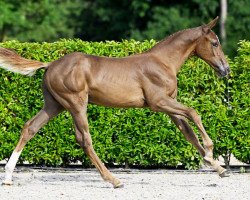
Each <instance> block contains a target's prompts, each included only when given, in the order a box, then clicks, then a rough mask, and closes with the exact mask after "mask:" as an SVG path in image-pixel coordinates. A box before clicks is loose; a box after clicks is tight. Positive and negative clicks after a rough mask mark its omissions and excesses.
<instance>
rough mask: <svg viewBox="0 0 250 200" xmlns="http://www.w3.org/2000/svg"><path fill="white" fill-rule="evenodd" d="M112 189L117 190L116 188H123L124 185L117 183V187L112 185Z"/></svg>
mask: <svg viewBox="0 0 250 200" xmlns="http://www.w3.org/2000/svg"><path fill="white" fill-rule="evenodd" d="M114 188H115V189H117V188H124V184H123V183H119V184H117V185H114Z"/></svg>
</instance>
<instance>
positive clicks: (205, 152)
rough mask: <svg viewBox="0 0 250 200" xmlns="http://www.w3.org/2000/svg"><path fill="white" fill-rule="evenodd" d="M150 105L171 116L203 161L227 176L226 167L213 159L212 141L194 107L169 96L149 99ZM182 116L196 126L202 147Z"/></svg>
mask: <svg viewBox="0 0 250 200" xmlns="http://www.w3.org/2000/svg"><path fill="white" fill-rule="evenodd" d="M150 107H151V109H152V110H153V111H158V112H164V113H166V114H168V115H170V116H172V119H173V121H174V122H175V123H176V125H177V126H179V127H178V128H179V129H180V130H181V131H182V132H183V134H184V136H185V137H186V138H187V140H189V141H190V142H191V143H192V144H193V145H194V146H195V147H196V148H197V149H198V151H199V152H200V153H201V155H202V156H203V158H204V161H205V162H206V163H207V164H209V165H210V166H211V167H212V168H213V169H214V170H215V171H217V172H218V174H219V175H220V177H226V176H229V175H228V173H227V171H226V169H224V168H223V167H221V166H220V165H219V164H218V162H217V161H215V160H214V159H213V142H212V140H211V139H210V137H209V136H208V134H207V133H206V131H205V128H204V126H203V124H202V122H201V118H200V116H199V115H198V114H197V112H196V111H195V110H194V109H192V108H188V107H186V106H184V105H182V104H180V103H179V102H177V101H176V99H173V98H171V97H160V98H157V100H155V101H151V104H150ZM182 117H185V118H187V119H189V120H191V121H192V122H194V124H195V125H196V126H197V127H198V130H199V133H200V134H201V138H202V141H203V145H204V148H203V147H202V146H201V144H200V143H199V141H198V138H197V137H196V136H195V134H194V132H193V131H191V130H192V129H191V128H190V126H189V125H188V123H187V122H186V121H184V120H183V119H180V118H182Z"/></svg>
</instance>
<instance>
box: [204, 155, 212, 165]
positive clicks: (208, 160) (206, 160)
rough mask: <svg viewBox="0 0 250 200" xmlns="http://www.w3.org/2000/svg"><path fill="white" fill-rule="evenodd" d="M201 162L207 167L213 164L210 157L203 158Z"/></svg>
mask: <svg viewBox="0 0 250 200" xmlns="http://www.w3.org/2000/svg"><path fill="white" fill-rule="evenodd" d="M203 160H204V162H205V164H207V165H209V166H212V165H213V163H214V159H213V158H211V157H210V156H209V157H208V156H205V157H204V158H203Z"/></svg>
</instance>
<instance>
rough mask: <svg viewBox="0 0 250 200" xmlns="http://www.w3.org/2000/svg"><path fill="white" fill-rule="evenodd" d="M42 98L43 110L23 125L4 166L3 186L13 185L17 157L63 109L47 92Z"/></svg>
mask: <svg viewBox="0 0 250 200" xmlns="http://www.w3.org/2000/svg"><path fill="white" fill-rule="evenodd" d="M44 96H45V98H44V99H45V104H44V107H43V109H42V110H40V111H39V112H38V113H37V115H35V116H34V117H33V118H32V119H30V120H29V121H27V122H26V123H25V125H24V128H23V130H22V133H21V137H20V139H19V142H18V144H17V146H16V148H15V149H14V151H13V153H12V155H11V157H10V159H9V160H8V163H7V164H6V166H5V179H4V180H3V182H2V184H3V185H12V184H13V182H12V174H13V171H14V169H15V166H16V163H17V161H18V159H19V156H20V154H21V152H22V150H23V148H24V146H25V145H26V144H27V142H28V141H29V140H30V139H31V138H33V137H34V136H35V134H36V133H37V132H38V131H39V129H40V128H41V127H43V126H44V125H45V124H46V123H47V122H48V121H49V120H50V119H51V118H53V117H54V116H56V115H58V114H59V113H60V112H61V111H62V110H63V107H62V106H61V105H60V104H59V103H58V102H56V100H55V99H54V98H53V97H52V96H51V95H50V94H49V92H48V91H46V90H44Z"/></svg>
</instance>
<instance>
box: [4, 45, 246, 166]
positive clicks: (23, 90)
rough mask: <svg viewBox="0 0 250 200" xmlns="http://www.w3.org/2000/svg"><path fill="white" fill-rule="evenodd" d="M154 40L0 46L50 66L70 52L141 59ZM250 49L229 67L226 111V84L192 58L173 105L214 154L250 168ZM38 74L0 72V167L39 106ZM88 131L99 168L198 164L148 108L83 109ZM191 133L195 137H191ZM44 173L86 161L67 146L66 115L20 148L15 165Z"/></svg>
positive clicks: (70, 137) (70, 141) (70, 134)
mask: <svg viewBox="0 0 250 200" xmlns="http://www.w3.org/2000/svg"><path fill="white" fill-rule="evenodd" d="M155 43H156V42H155V41H154V40H150V41H144V42H138V41H134V40H130V41H127V40H125V41H122V42H114V41H106V42H84V41H81V40H61V41H59V42H55V43H42V44H38V43H19V42H17V41H9V42H5V43H1V44H0V46H2V47H7V48H12V49H15V50H16V51H17V52H18V53H19V54H21V55H22V56H24V57H26V58H30V59H36V60H40V61H43V62H50V61H52V60H56V59H58V58H59V57H61V56H63V55H65V54H67V53H70V52H74V51H81V52H85V53H88V54H94V55H102V56H114V57H122V56H127V55H131V54H134V53H140V52H143V51H145V50H147V49H149V48H150V47H152V46H153V45H154V44H155ZM249 52H250V42H248V41H242V42H241V43H240V47H239V55H238V56H237V57H236V58H235V59H234V60H233V61H231V68H232V71H233V72H232V79H230V80H229V83H228V85H229V94H230V95H231V99H230V105H228V103H227V102H225V99H226V95H227V92H226V91H227V88H226V84H227V83H226V80H225V79H218V78H217V77H216V76H215V75H214V72H213V70H212V69H211V68H210V67H209V66H208V65H207V64H205V63H204V62H203V61H202V60H200V59H197V58H192V59H190V60H189V61H187V62H186V63H185V66H183V68H182V70H181V73H180V74H179V75H178V86H179V91H178V93H179V95H178V96H179V97H178V98H179V100H180V101H181V102H183V103H184V104H186V105H188V106H191V107H193V108H195V109H196V110H197V111H198V113H199V114H200V115H201V116H202V120H203V123H204V126H205V128H206V130H207V132H208V133H209V135H210V136H211V138H212V140H213V141H214V143H215V150H214V153H215V154H214V155H215V157H218V156H219V155H223V156H227V155H229V154H230V153H233V154H234V155H235V156H236V157H237V158H238V159H239V160H241V161H244V162H247V163H249V162H250V149H249V146H250V144H249V142H250V138H249V135H250V133H249V121H250V120H249V105H250V103H249V93H250V92H249V80H250V77H249V73H248V72H247V68H248V66H249V62H250V61H249ZM43 73H44V70H40V71H38V72H37V73H36V74H35V75H34V76H33V77H25V76H22V75H19V74H14V73H11V72H7V71H5V70H2V69H1V70H0V123H1V126H0V160H2V159H6V158H8V157H9V156H10V154H11V152H12V150H13V149H14V147H15V145H16V143H17V141H18V139H19V136H20V131H21V129H22V126H23V124H24V123H25V122H26V121H27V120H28V119H29V118H31V117H32V116H33V115H35V114H36V113H37V112H38V111H39V110H40V109H41V107H42V105H43V98H42V92H41V89H40V88H41V80H42V75H43ZM88 118H89V125H90V132H91V135H92V138H93V143H94V146H95V149H96V152H97V154H98V155H99V156H100V158H101V160H102V161H103V162H105V163H107V164H112V163H116V164H124V163H125V162H126V163H128V164H130V165H139V166H141V167H149V166H172V167H173V166H177V165H178V164H181V163H182V164H183V165H184V166H185V167H186V168H188V169H190V168H195V167H197V166H198V165H199V164H200V162H201V157H200V156H199V155H198V152H197V151H196V150H195V149H194V147H192V146H191V145H190V144H189V143H188V142H187V141H186V140H185V139H184V137H183V135H182V134H181V133H180V132H179V131H178V130H177V128H176V127H175V126H174V125H173V124H172V123H171V121H170V118H169V117H168V116H166V115H164V114H162V113H153V112H151V111H150V110H148V109H112V108H104V107H101V106H95V105H89V107H88ZM196 132H197V131H196ZM22 161H29V162H30V163H33V164H45V165H48V166H59V165H67V164H68V163H71V162H76V161H82V162H83V165H84V166H89V165H90V163H89V160H88V159H87V158H86V156H85V155H84V154H83V151H82V150H81V149H80V147H79V146H78V145H77V144H76V142H75V137H74V129H73V125H72V119H71V117H70V115H69V114H68V113H66V112H64V113H62V114H60V115H59V116H58V117H57V118H55V119H54V120H52V121H51V122H49V123H48V124H47V125H46V126H45V127H44V128H42V129H41V130H40V131H39V133H38V134H37V135H36V137H35V138H34V139H32V140H31V141H30V142H29V143H28V144H27V146H26V147H25V149H24V151H23V153H22V155H21V162H22Z"/></svg>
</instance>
